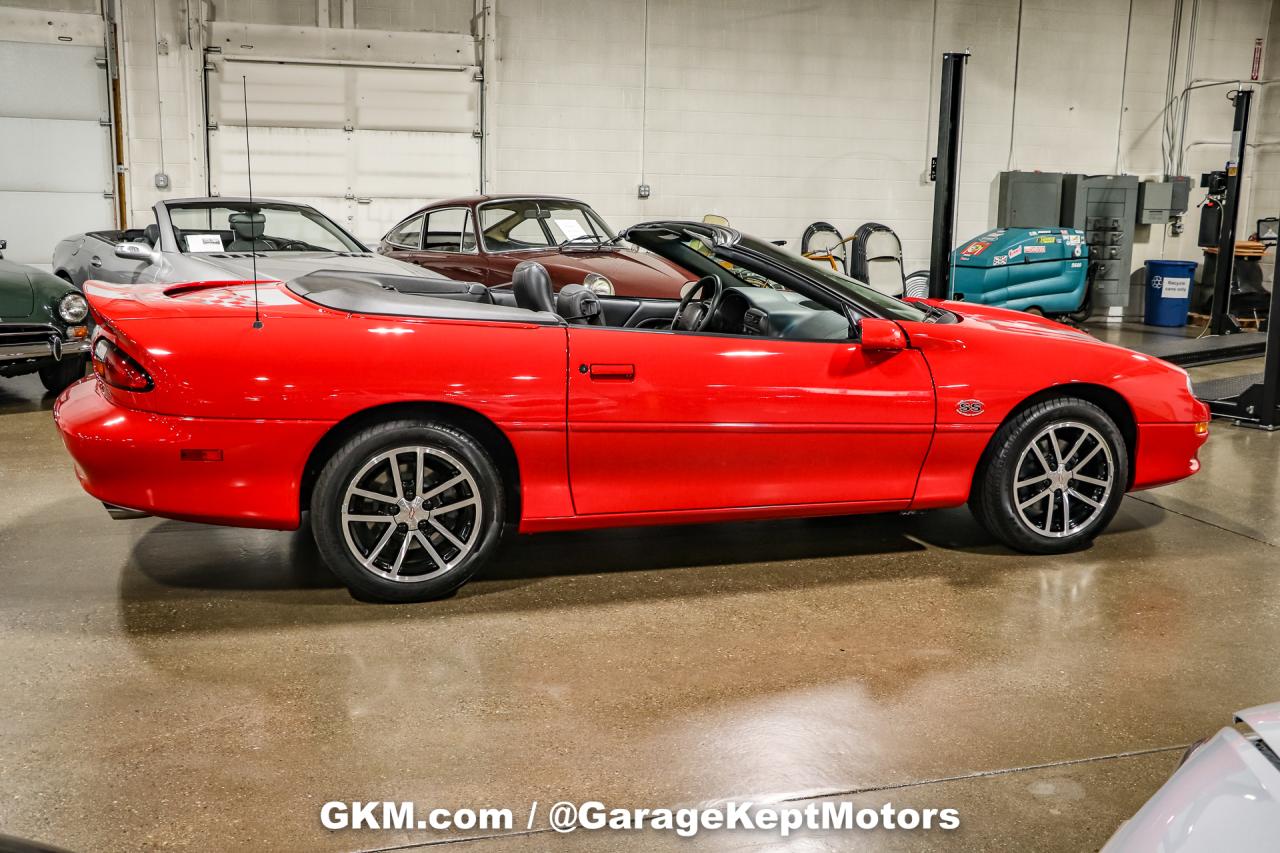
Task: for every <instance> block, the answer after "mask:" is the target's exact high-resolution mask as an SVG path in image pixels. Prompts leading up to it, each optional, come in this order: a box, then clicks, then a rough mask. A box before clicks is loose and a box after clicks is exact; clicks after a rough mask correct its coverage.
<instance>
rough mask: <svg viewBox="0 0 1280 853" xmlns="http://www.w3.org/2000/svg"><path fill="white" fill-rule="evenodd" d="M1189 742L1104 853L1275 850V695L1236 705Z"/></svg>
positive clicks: (1279, 838) (1278, 768)
mask: <svg viewBox="0 0 1280 853" xmlns="http://www.w3.org/2000/svg"><path fill="white" fill-rule="evenodd" d="M1235 719H1236V722H1238V723H1243V724H1244V725H1245V727H1247V728H1246V729H1245V731H1243V732H1241V731H1239V730H1237V728H1234V727H1227V728H1224V729H1222V730H1221V731H1219V732H1218V733H1217V734H1216V735H1214V736H1213V737H1211V738H1209V739H1207V740H1204V741H1201V742H1199V743H1196V744H1192V746H1191V748H1190V749H1188V750H1187V754H1186V755H1185V756H1183V759H1182V764H1181V765H1180V766H1179V767H1178V769H1177V770H1176V771H1175V772H1174V774H1173V775H1172V776H1171V777H1169V781H1168V782H1165V783H1164V785H1163V786H1162V787H1161V788H1160V790H1159V791H1157V792H1156V794H1155V796H1154V797H1152V798H1151V799H1150V800H1148V801H1147V803H1146V805H1144V806H1143V807H1142V808H1141V809H1139V810H1138V813H1137V814H1135V815H1134V816H1133V817H1132V818H1130V819H1129V820H1127V821H1125V822H1124V824H1123V825H1122V826H1121V827H1120V829H1119V830H1117V831H1116V834H1115V835H1113V836H1112V837H1111V840H1110V841H1108V842H1107V844H1106V846H1105V847H1103V848H1102V853H1228V851H1229V852H1230V853H1264V851H1266V853H1272V851H1275V850H1280V756H1278V755H1277V753H1280V702H1277V703H1275V704H1271V705H1259V706H1258V707H1256V708H1246V709H1245V710H1243V711H1237V712H1236V716H1235Z"/></svg>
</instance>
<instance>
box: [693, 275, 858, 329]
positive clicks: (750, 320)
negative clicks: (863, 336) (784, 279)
mask: <svg viewBox="0 0 1280 853" xmlns="http://www.w3.org/2000/svg"><path fill="white" fill-rule="evenodd" d="M711 327H712V328H713V329H714V330H715V331H718V332H724V333H726V334H733V335H752V336H755V337H765V338H789V339H793V340H826V341H840V340H845V339H847V338H848V337H849V321H848V319H847V318H845V317H843V316H841V315H840V314H838V313H836V312H835V311H832V310H831V309H829V308H827V307H825V306H823V305H821V304H819V303H817V302H814V301H813V300H812V299H810V298H808V297H807V296H804V295H803V294H800V293H793V292H791V291H788V290H773V289H770V288H761V287H727V288H725V291H724V296H723V298H722V299H721V302H720V307H719V309H718V310H717V311H716V316H715V318H714V319H713V320H712V323H711Z"/></svg>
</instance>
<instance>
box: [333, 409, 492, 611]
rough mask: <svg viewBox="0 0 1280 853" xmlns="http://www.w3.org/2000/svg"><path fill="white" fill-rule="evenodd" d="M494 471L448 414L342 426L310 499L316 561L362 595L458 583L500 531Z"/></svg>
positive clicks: (399, 595) (382, 596) (385, 595)
mask: <svg viewBox="0 0 1280 853" xmlns="http://www.w3.org/2000/svg"><path fill="white" fill-rule="evenodd" d="M504 505H505V504H504V490H503V483H502V477H501V474H500V473H499V472H498V469H497V467H496V466H495V465H494V463H493V460H492V459H491V458H490V456H489V454H488V453H487V452H486V451H485V449H484V447H483V446H482V445H481V444H480V443H479V442H477V441H476V440H475V439H474V438H473V437H472V436H470V435H468V434H467V433H466V432H464V431H462V430H460V429H458V428H457V427H455V426H453V425H452V424H447V423H440V422H433V421H416V420H396V421H390V422H387V423H381V424H376V425H374V426H370V427H368V428H366V429H364V430H361V431H360V432H358V433H356V434H355V435H353V436H351V437H350V438H349V439H348V440H347V441H346V442H345V443H344V444H343V446H342V447H341V448H339V449H338V451H337V452H336V453H334V454H333V456H332V457H330V459H329V461H328V463H327V464H326V465H325V467H324V469H323V471H322V472H321V473H320V476H319V478H318V479H317V480H316V487H315V491H314V493H313V495H312V499H311V527H312V530H313V532H314V534H315V538H316V543H317V545H318V546H319V548H320V553H321V554H322V555H323V557H324V559H325V562H326V563H328V565H329V567H330V568H331V569H332V570H333V572H334V573H335V574H336V575H338V577H339V578H340V579H341V580H342V581H343V582H345V583H346V585H347V586H348V587H349V588H350V589H351V590H352V592H353V593H356V594H358V595H360V596H362V597H364V598H371V599H376V600H380V601H399V602H407V601H423V600H426V599H431V598H439V597H442V596H445V595H448V594H449V593H451V592H453V591H454V590H455V589H457V588H458V587H460V586H462V584H464V583H466V582H467V580H469V579H470V578H471V577H472V576H473V575H474V574H475V573H476V572H477V571H479V569H480V568H481V567H482V566H483V565H484V563H485V562H486V561H487V560H488V559H489V558H490V556H492V554H493V552H494V550H495V549H496V548H497V546H498V543H499V540H500V539H501V537H502V525H503V516H504Z"/></svg>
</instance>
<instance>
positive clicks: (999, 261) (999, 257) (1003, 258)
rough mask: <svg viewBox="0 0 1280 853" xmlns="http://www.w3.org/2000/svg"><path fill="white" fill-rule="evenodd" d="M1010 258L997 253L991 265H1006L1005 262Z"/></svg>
mask: <svg viewBox="0 0 1280 853" xmlns="http://www.w3.org/2000/svg"><path fill="white" fill-rule="evenodd" d="M1008 260H1009V258H1008V257H1006V256H1005V255H996V256H995V257H994V258H992V259H991V266H993V267H1002V266H1004V265H1005V262H1006V261H1008Z"/></svg>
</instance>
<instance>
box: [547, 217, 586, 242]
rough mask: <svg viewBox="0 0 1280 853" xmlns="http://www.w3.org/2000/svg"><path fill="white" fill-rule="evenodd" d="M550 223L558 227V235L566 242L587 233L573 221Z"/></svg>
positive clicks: (554, 220)
mask: <svg viewBox="0 0 1280 853" xmlns="http://www.w3.org/2000/svg"><path fill="white" fill-rule="evenodd" d="M552 221H553V222H555V224H556V226H557V227H559V229H560V233H562V234H564V238H565V239H566V240H573V239H576V238H578V237H581V236H582V235H584V234H586V233H587V232H586V231H584V230H583V229H582V226H581V225H579V224H578V222H577V220H575V219H553V220H552Z"/></svg>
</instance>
